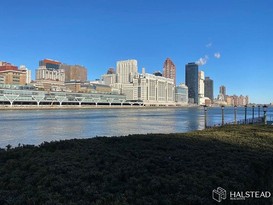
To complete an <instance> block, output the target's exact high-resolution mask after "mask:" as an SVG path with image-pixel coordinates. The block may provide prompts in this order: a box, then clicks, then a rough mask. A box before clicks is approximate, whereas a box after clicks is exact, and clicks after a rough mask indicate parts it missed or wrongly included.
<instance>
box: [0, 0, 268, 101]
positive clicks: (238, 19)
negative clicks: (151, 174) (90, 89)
mask: <svg viewBox="0 0 273 205" xmlns="http://www.w3.org/2000/svg"><path fill="white" fill-rule="evenodd" d="M125 2H126V4H125ZM272 4H273V3H272V2H270V1H259V2H258V3H255V2H251V3H249V2H247V1H240V2H237V1H234V0H231V1H222V2H219V1H214V0H210V1H207V2H206V4H200V1H197V0H195V1H193V2H186V1H175V0H172V1H168V2H165V1H158V2H157V3H156V4H155V3H153V2H152V1H129V2H128V1H122V0H117V1H115V2H107V1H92V2H89V1H82V2H81V4H79V3H78V2H77V1H75V0H71V1H64V0H60V1H58V2H55V1H54V2H53V1H51V0H49V1H47V2H42V1H40V2H37V1H33V0H26V1H24V2H21V1H19V0H11V1H5V2H3V3H2V5H1V6H2V7H3V8H4V9H3V12H1V14H0V17H1V18H0V23H1V25H2V26H3V29H2V30H1V31H0V45H1V47H2V49H1V51H0V60H3V61H7V62H11V63H13V64H15V65H16V66H18V67H19V66H20V65H26V67H27V68H29V69H30V70H31V71H32V75H34V73H35V70H36V69H37V68H38V61H39V60H40V59H44V58H51V59H56V60H59V61H61V62H63V63H67V64H73V65H74V64H80V65H83V66H84V67H86V68H87V69H88V79H95V78H100V76H101V75H103V74H105V73H106V72H107V69H108V68H109V67H115V64H116V61H118V60H126V59H137V60H138V66H139V68H140V69H141V68H142V67H145V68H146V72H148V73H153V72H154V71H157V70H160V71H162V70H163V66H162V65H163V63H164V60H165V59H166V58H167V57H169V58H171V59H172V61H173V62H174V64H175V65H176V76H177V78H176V84H177V85H178V84H180V83H185V80H184V79H185V74H184V68H185V65H186V64H187V63H189V62H198V63H199V69H200V70H203V71H204V72H205V75H206V76H209V77H211V78H212V79H213V80H214V89H215V90H217V89H218V88H219V87H220V85H225V86H226V87H227V90H228V92H227V94H229V95H233V94H237V95H240V94H243V95H249V96H250V99H251V102H253V103H271V102H272V101H273V94H271V93H270V88H271V86H272V83H271V78H270V77H271V75H272V74H273V71H272V69H271V68H270V61H269V60H270V57H271V56H272V53H273V50H272V49H273V45H272V44H273V41H272V40H271V39H272V36H273V35H272V34H273V31H272V29H271V27H270V25H271V24H270V22H271V20H272V19H273V11H272V8H273V6H272ZM11 9H12V10H13V11H14V12H10V10H11ZM261 11H262V12H261ZM21 12H23V13H21ZM42 25H43V26H42ZM140 69H139V70H140ZM265 93H268V94H266V95H265ZM214 94H215V95H217V94H218V93H214Z"/></svg>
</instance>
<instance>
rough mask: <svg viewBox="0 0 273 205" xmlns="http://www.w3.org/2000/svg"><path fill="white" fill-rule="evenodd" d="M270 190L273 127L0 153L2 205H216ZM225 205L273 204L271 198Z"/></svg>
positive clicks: (116, 139) (73, 142)
mask: <svg viewBox="0 0 273 205" xmlns="http://www.w3.org/2000/svg"><path fill="white" fill-rule="evenodd" d="M219 186H221V187H223V188H225V189H226V190H227V191H231V190H233V191H247V190H258V191H271V193H272V194H273V126H262V125H248V126H225V127H219V128H213V129H208V130H203V131H196V132H191V133H182V134H169V135H166V134H149V135H130V136H127V137H111V138H107V137H98V138H92V139H81V140H79V139H74V140H65V141H60V142H51V143H43V144H42V145H40V146H38V147H34V146H23V147H17V148H14V149H10V150H7V151H4V150H0V204H5V203H6V204H80V205H85V204H94V205H102V204H103V205H104V204H105V205H111V204H113V205H114V204H115V205H119V204H121V205H123V204H124V205H125V204H139V205H141V204H147V205H148V204H150V205H152V204H155V205H156V204H159V205H161V204H162V205H167V204H206V205H207V204H217V202H214V201H213V200H212V198H211V192H212V190H213V189H216V188H217V187H219ZM221 204H270V205H271V204H272V198H271V199H266V200H262V199H255V200H251V199H248V200H246V201H244V202H242V201H239V202H236V201H229V200H225V201H223V202H222V203H221Z"/></svg>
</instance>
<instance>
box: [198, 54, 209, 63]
mask: <svg viewBox="0 0 273 205" xmlns="http://www.w3.org/2000/svg"><path fill="white" fill-rule="evenodd" d="M208 59H209V57H208V56H207V55H205V56H204V57H202V58H199V59H198V60H197V61H196V62H195V63H196V64H197V65H199V66H202V65H205V64H206V63H207V61H208Z"/></svg>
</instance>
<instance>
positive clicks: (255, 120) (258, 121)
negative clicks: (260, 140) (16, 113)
mask: <svg viewBox="0 0 273 205" xmlns="http://www.w3.org/2000/svg"><path fill="white" fill-rule="evenodd" d="M261 123H264V117H255V118H248V119H246V120H244V119H242V120H238V121H236V122H234V121H231V122H226V123H224V124H222V123H217V124H214V125H210V126H207V127H206V128H213V127H221V126H224V125H249V124H261Z"/></svg>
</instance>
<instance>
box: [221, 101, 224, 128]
mask: <svg viewBox="0 0 273 205" xmlns="http://www.w3.org/2000/svg"><path fill="white" fill-rule="evenodd" d="M224 108H225V106H224V105H222V106H221V109H222V126H224V124H225V119H224Z"/></svg>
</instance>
